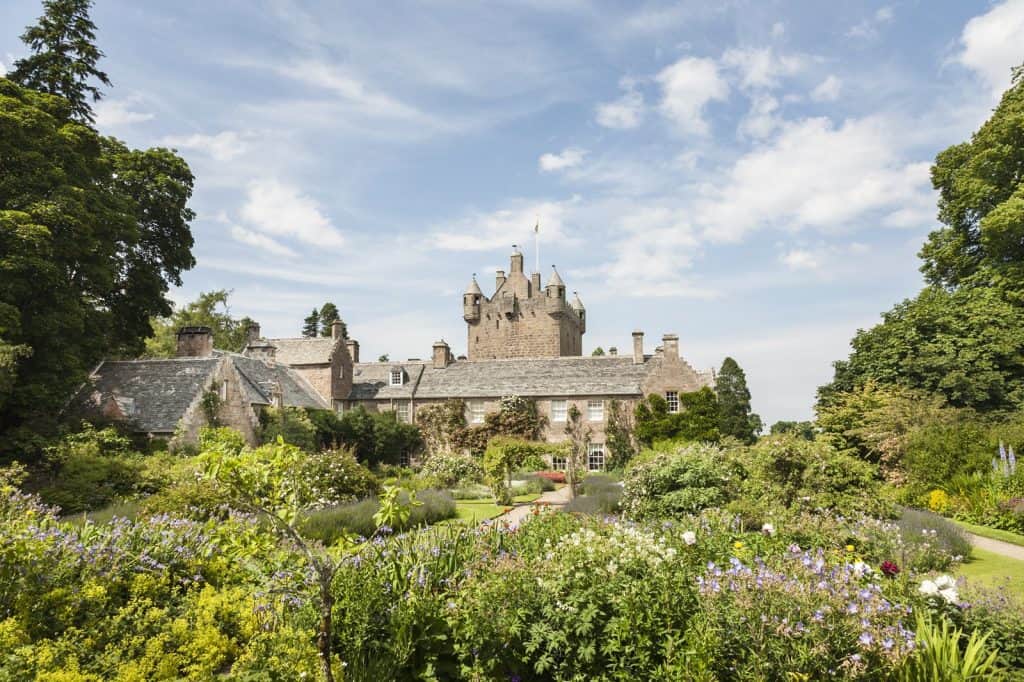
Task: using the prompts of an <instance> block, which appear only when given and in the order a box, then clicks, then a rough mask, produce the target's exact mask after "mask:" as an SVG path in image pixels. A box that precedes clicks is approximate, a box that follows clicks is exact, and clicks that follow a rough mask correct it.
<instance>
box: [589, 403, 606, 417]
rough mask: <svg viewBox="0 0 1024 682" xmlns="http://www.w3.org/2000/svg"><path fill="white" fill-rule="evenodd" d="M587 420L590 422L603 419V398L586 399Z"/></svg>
mask: <svg viewBox="0 0 1024 682" xmlns="http://www.w3.org/2000/svg"><path fill="white" fill-rule="evenodd" d="M587 420H588V421H592V422H603V421H604V401H603V400H588V401H587Z"/></svg>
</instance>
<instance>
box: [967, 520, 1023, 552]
mask: <svg viewBox="0 0 1024 682" xmlns="http://www.w3.org/2000/svg"><path fill="white" fill-rule="evenodd" d="M953 523H955V524H956V525H958V526H960V527H961V528H963V529H964V530H966V531H970V532H971V533H974V534H975V535H978V536H981V537H983V538H988V539H989V540H1002V541H1003V542H1009V543H1010V544H1011V545H1019V546H1021V547H1024V535H1020V534H1019V533H1014V532H1012V531H1008V530H1000V529H998V528H989V527H988V526H976V525H974V524H973V523H967V522H966V521H957V520H955V519H954V520H953Z"/></svg>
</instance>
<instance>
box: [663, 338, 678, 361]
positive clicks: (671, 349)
mask: <svg viewBox="0 0 1024 682" xmlns="http://www.w3.org/2000/svg"><path fill="white" fill-rule="evenodd" d="M661 345H662V347H663V348H664V351H663V352H664V354H665V358H666V359H668V360H678V359H679V337H678V336H676V335H675V334H665V335H664V336H662V337H661Z"/></svg>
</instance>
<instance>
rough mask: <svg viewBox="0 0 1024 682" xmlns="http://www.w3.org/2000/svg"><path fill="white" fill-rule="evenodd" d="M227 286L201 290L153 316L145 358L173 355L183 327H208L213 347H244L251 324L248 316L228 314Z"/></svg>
mask: <svg viewBox="0 0 1024 682" xmlns="http://www.w3.org/2000/svg"><path fill="white" fill-rule="evenodd" d="M230 296H231V292H230V291H228V290H226V289H217V290H215V291H203V292H200V293H199V296H198V298H196V300H194V301H192V302H191V303H188V304H186V305H185V306H184V307H182V308H178V309H176V310H175V311H174V312H173V313H172V314H171V315H170V316H165V317H159V318H153V319H152V320H151V322H150V324H151V325H152V330H153V331H152V334H153V336H152V338H149V339H146V353H145V354H146V357H151V358H172V357H174V356H175V355H176V354H177V352H178V341H177V335H178V330H179V329H181V328H182V327H209V328H210V332H211V333H212V334H213V347H214V348H219V349H222V350H227V351H232V352H239V351H241V350H242V349H244V348H245V344H246V340H247V334H248V332H249V328H250V327H251V326H252V325H253V324H254V323H253V321H252V320H251V319H250V318H248V317H242V318H235V317H233V316H232V314H231V307H230V306H229V304H228V298H229V297H230Z"/></svg>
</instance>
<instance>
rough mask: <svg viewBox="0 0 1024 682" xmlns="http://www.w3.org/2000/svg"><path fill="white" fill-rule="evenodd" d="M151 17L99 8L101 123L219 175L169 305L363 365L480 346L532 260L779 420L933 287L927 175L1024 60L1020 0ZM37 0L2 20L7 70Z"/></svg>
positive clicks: (603, 340) (595, 324)
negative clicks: (519, 269) (468, 340)
mask: <svg viewBox="0 0 1024 682" xmlns="http://www.w3.org/2000/svg"><path fill="white" fill-rule="evenodd" d="M711 5H712V3H707V2H622V3H612V2H590V1H588V0H523V1H520V2H501V1H500V0H495V1H494V2H488V3H466V2H457V1H456V0H422V1H420V2H414V1H410V2H379V3H340V2H313V1H306V2H300V1H298V0H244V1H243V0H224V1H221V2H196V1H193V0H179V1H177V2H173V3H170V2H164V3H156V2H146V3H139V2H128V1H127V0H117V1H115V0H99V2H98V3H97V6H96V8H95V10H94V12H93V18H94V20H95V22H96V23H97V25H98V27H99V36H98V39H99V43H100V46H101V48H102V49H103V50H104V51H105V52H106V55H107V58H106V60H105V61H104V62H103V64H102V66H103V68H105V70H106V71H107V73H108V74H109V75H110V77H111V79H112V80H113V82H114V88H113V89H112V90H110V91H109V92H108V96H107V99H105V100H104V101H103V102H102V103H101V104H100V105H99V106H98V107H97V112H98V124H99V126H100V128H101V130H102V131H103V132H105V133H108V134H113V135H116V136H117V137H120V138H122V139H124V140H126V141H127V142H129V143H130V144H132V145H135V146H140V147H141V146H155V145H165V146H171V147H174V148H176V149H178V150H179V152H180V153H181V154H182V155H183V156H184V157H185V158H186V159H187V160H188V161H189V163H190V164H191V165H192V168H193V170H194V172H195V174H196V191H195V196H194V200H193V204H192V205H193V207H194V208H195V210H196V211H197V212H198V215H199V217H198V219H197V220H196V222H195V224H194V231H195V235H196V249H195V253H196V257H197V260H198V265H197V267H196V268H195V269H194V270H193V271H191V272H190V273H188V274H187V275H186V277H185V283H184V286H183V287H182V288H181V289H180V290H177V291H175V292H174V298H175V299H176V300H178V301H187V300H190V299H192V298H194V297H195V295H196V294H197V293H198V292H199V291H202V290H209V289H214V288H227V289H232V290H233V291H234V293H233V296H232V300H233V306H232V309H233V312H234V313H235V314H237V315H249V316H252V317H253V318H255V319H257V320H259V321H260V322H261V323H262V325H263V330H264V332H265V333H266V334H267V335H271V336H277V335H281V336H284V335H295V334H297V333H298V331H299V329H300V326H301V321H302V318H303V317H304V315H305V314H306V313H307V312H308V310H309V309H310V308H312V307H314V306H319V305H320V304H321V303H323V302H324V301H326V300H331V301H334V302H335V303H337V304H338V306H339V308H340V309H341V311H342V316H343V317H344V319H345V320H346V321H347V322H348V324H349V329H350V331H351V333H352V335H353V336H354V337H356V338H357V339H359V340H360V342H361V344H362V349H363V355H364V357H366V358H371V359H372V358H376V356H377V355H379V354H381V353H389V354H390V355H391V357H392V358H406V357H424V356H427V355H429V352H430V346H431V343H432V342H433V341H435V340H436V339H438V338H442V337H443V338H445V339H447V340H448V341H449V342H450V343H451V344H452V346H453V348H454V350H455V351H456V352H463V351H464V349H465V327H464V324H463V322H462V319H461V298H460V294H461V292H462V291H463V289H464V288H465V286H466V285H467V283H468V282H469V279H470V275H471V274H472V273H474V272H475V273H478V275H479V280H480V283H481V285H482V286H483V288H484V291H485V293H488V294H489V293H491V291H492V290H493V281H494V280H493V277H494V270H495V269H496V268H505V267H507V262H508V254H509V253H510V251H511V245H512V244H513V243H520V244H525V245H526V248H525V252H526V260H527V263H530V264H532V263H533V261H534V253H533V246H532V241H531V236H530V235H531V232H532V227H533V223H534V217H535V216H536V215H539V216H540V223H541V249H540V250H541V254H540V260H541V270H542V271H543V272H544V273H545V275H544V276H545V278H546V277H547V274H546V273H547V272H549V270H550V266H551V264H553V263H554V264H557V265H558V268H559V271H560V272H561V274H562V276H563V277H564V278H565V280H566V283H567V285H568V287H569V288H570V289H575V290H578V291H579V295H580V297H581V298H582V299H583V301H584V302H585V303H586V305H587V309H588V315H589V320H588V332H587V334H586V336H585V337H584V347H585V349H586V350H587V352H589V350H590V349H592V348H594V347H595V346H603V347H605V348H607V347H609V346H618V347H619V348H623V349H625V348H628V347H629V346H630V332H631V331H632V330H633V329H634V328H640V329H643V330H644V331H645V332H646V333H647V346H648V348H649V349H653V347H654V345H655V344H656V343H657V342H658V340H659V339H660V338H661V335H662V334H664V333H668V332H675V333H678V334H679V337H680V346H681V352H682V353H683V355H684V356H685V357H686V358H687V359H688V360H689V361H690V362H691V363H692V364H694V365H695V366H697V367H699V368H704V367H710V366H718V365H720V364H721V361H722V359H723V358H724V357H725V356H726V355H731V356H733V357H735V358H736V359H737V361H738V362H739V363H740V365H741V366H743V367H744V368H745V369H746V371H747V374H748V380H749V384H750V387H751V391H752V393H753V398H754V408H755V410H756V411H758V412H760V413H761V414H762V416H763V417H764V418H765V421H766V422H767V423H771V422H773V421H775V420H777V419H805V418H810V417H811V416H812V405H813V400H814V390H815V388H816V387H817V386H818V385H819V384H821V383H823V382H825V381H827V380H828V379H829V378H830V376H831V367H830V363H831V361H832V360H835V359H837V358H842V357H845V355H846V354H847V352H848V342H849V339H850V337H851V336H852V335H853V333H854V332H855V330H856V329H857V328H858V327H865V326H869V325H871V324H873V323H874V322H875V321H876V320H877V319H878V316H879V314H880V313H881V312H882V311H884V310H886V309H888V308H889V307H891V306H892V305H893V304H894V303H896V302H897V301H899V300H901V299H903V298H905V297H907V296H911V295H913V294H914V293H915V292H916V291H917V290H918V289H919V288H920V286H921V278H920V275H919V273H918V271H917V268H918V261H917V258H916V255H915V254H916V252H917V250H918V248H919V246H920V244H921V242H922V240H923V239H924V237H925V235H926V234H927V233H928V232H929V231H930V230H931V229H934V227H935V222H934V214H935V206H934V205H935V197H934V193H933V192H932V190H931V187H930V183H929V180H928V166H929V163H930V161H931V160H932V159H933V158H934V156H935V154H936V152H938V151H940V150H941V149H943V148H945V147H946V146H948V145H950V144H954V143H957V142H960V141H962V140H964V139H966V137H967V136H968V135H969V134H970V132H971V131H972V130H974V129H975V128H976V127H977V126H978V125H979V124H980V123H981V122H982V121H983V120H984V119H985V118H986V116H987V114H988V112H989V111H990V110H991V108H992V106H993V105H994V103H995V102H996V101H997V97H998V94H999V93H1000V92H1001V91H1002V90H1003V89H1004V88H1005V87H1006V86H1007V85H1008V83H1009V78H1010V67H1011V66H1014V65H1016V64H1019V63H1021V62H1022V61H1024V0H1008V1H1005V2H1000V3H989V2H967V1H963V0H956V1H953V0H946V1H944V2H939V1H936V2H925V1H924V0H921V1H904V2H892V3H887V4H880V3H862V2H844V3H820V2H722V3H716V4H715V6H714V7H711ZM39 11H40V6H39V3H38V2H37V1H36V0H7V2H4V3H2V5H0V63H2V64H3V65H4V66H9V65H10V64H11V62H12V61H13V60H14V59H16V58H17V57H19V56H21V55H22V54H24V48H23V46H22V45H21V43H20V42H19V40H18V35H19V34H20V33H21V30H22V28H23V27H24V26H25V25H27V24H29V23H32V22H33V21H34V19H35V18H36V16H37V15H38V14H39Z"/></svg>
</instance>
